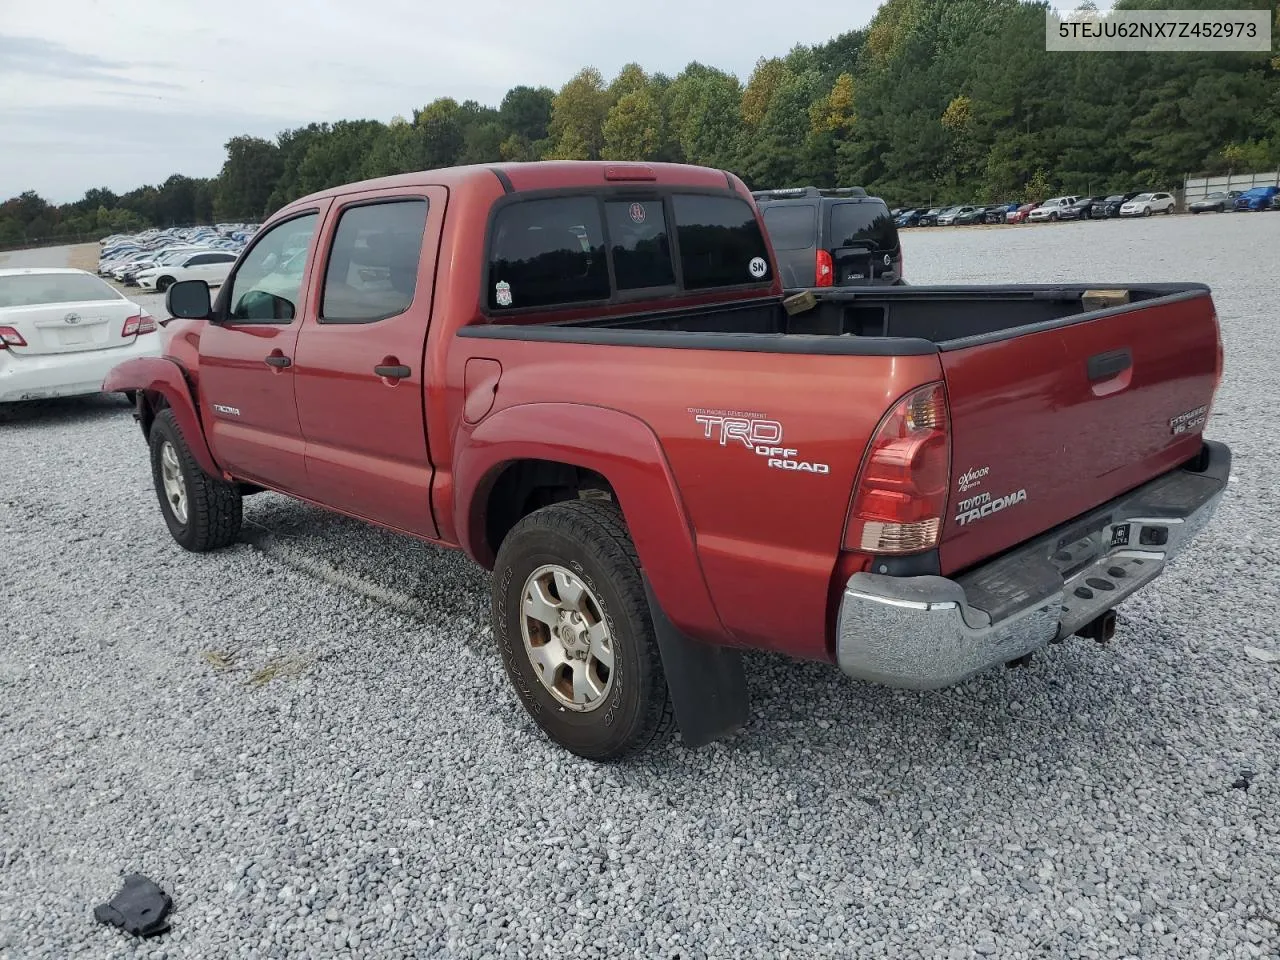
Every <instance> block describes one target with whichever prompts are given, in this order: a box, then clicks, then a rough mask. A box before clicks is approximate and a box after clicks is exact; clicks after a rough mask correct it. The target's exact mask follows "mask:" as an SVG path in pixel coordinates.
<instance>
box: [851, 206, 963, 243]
mask: <svg viewBox="0 0 1280 960" xmlns="http://www.w3.org/2000/svg"><path fill="white" fill-rule="evenodd" d="M962 209H963V208H959V207H957V208H953V209H952V211H950V212H952V213H956V212H959V211H960V210H962ZM831 245H832V247H870V248H871V249H872V250H895V249H897V246H898V231H897V229H896V228H895V227H894V225H893V218H892V217H891V216H889V208H888V207H886V206H885V205H884V204H883V203H877V202H876V201H874V200H873V201H866V200H864V201H861V202H859V203H834V204H832V205H831Z"/></svg>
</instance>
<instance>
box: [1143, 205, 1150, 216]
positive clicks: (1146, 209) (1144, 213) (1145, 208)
mask: <svg viewBox="0 0 1280 960" xmlns="http://www.w3.org/2000/svg"><path fill="white" fill-rule="evenodd" d="M1142 215H1143V216H1144V217H1149V216H1151V208H1150V207H1143V208H1142Z"/></svg>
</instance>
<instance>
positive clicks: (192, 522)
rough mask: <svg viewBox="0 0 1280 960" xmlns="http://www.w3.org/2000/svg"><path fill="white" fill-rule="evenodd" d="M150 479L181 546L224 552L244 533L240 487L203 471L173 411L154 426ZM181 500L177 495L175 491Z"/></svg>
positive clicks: (158, 417)
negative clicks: (223, 548)
mask: <svg viewBox="0 0 1280 960" xmlns="http://www.w3.org/2000/svg"><path fill="white" fill-rule="evenodd" d="M149 442H150V447H151V477H152V480H153V482H154V484H155V488H156V498H157V499H158V500H159V501H160V512H161V513H162V514H163V515H164V522H165V524H166V526H168V528H169V533H170V534H171V535H172V536H173V539H174V540H176V541H177V542H178V545H179V546H180V547H182V548H183V549H184V550H190V551H191V552H192V553H205V552H207V551H209V550H219V549H221V548H222V547H226V546H229V545H230V544H232V543H235V542H236V540H237V539H238V538H239V536H240V524H241V522H242V518H243V514H242V512H241V498H240V491H239V490H238V489H237V488H236V487H235V485H233V484H230V483H227V482H226V481H224V480H222V479H221V478H219V477H211V476H209V475H208V474H207V473H205V472H204V471H203V470H202V469H200V465H199V464H198V463H196V461H195V458H194V457H193V456H192V455H191V448H190V447H188V446H187V441H186V439H185V438H184V437H183V436H182V429H181V428H180V427H179V426H178V421H177V419H176V418H175V417H174V415H173V411H172V410H161V411H160V412H159V413H158V414H157V415H156V419H155V422H153V423H152V424H151V433H150V435H149ZM179 493H180V494H181V499H180V500H179V499H175V494H179Z"/></svg>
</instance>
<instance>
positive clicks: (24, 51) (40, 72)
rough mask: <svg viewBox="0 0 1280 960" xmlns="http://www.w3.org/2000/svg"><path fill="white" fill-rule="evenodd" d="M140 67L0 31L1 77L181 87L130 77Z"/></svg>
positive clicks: (151, 87) (46, 41)
mask: <svg viewBox="0 0 1280 960" xmlns="http://www.w3.org/2000/svg"><path fill="white" fill-rule="evenodd" d="M137 66H138V65H137V64H130V63H126V62H124V61H117V60H108V59H106V58H105V57H100V56H98V55H97V54H94V53H86V52H84V51H77V50H73V49H71V48H70V47H66V46H63V45H62V44H60V43H53V42H51V41H49V40H43V39H41V38H39V37H13V36H8V35H6V34H3V33H0V76H2V75H4V74H9V75H11V76H17V77H21V78H23V80H25V81H31V80H39V79H42V78H48V77H54V78H57V79H58V80H62V81H68V80H69V81H75V80H93V81H97V82H102V83H110V84H118V85H120V86H123V87H140V88H146V89H154V90H166V89H167V90H176V89H178V85H177V84H176V83H168V82H165V81H163V80H139V79H134V78H132V77H130V76H129V75H128V73H127V71H129V70H131V69H136V68H137Z"/></svg>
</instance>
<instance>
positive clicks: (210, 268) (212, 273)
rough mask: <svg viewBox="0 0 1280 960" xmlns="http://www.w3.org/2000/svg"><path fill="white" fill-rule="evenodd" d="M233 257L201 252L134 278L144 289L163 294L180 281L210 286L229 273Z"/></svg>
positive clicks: (212, 252)
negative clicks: (200, 281) (196, 281)
mask: <svg viewBox="0 0 1280 960" xmlns="http://www.w3.org/2000/svg"><path fill="white" fill-rule="evenodd" d="M235 262H236V255H235V254H234V253H228V252H226V251H225V250H204V251H201V252H200V253H193V254H191V255H190V256H187V257H182V258H181V259H177V260H174V261H173V262H172V263H166V264H164V265H163V266H159V267H152V268H151V269H150V270H143V271H142V272H141V273H139V274H137V275H136V276H135V277H134V279H135V280H136V281H137V282H138V286H140V287H142V288H143V289H144V290H155V291H157V292H159V293H164V292H165V291H166V290H168V289H169V288H170V287H171V286H173V285H174V284H175V283H177V282H178V281H179V280H203V281H204V282H205V283H207V284H208V285H209V286H211V287H216V286H219V285H221V284H222V282H223V281H224V280H226V279H227V275H228V274H229V273H231V267H232V266H233V265H234V264H235Z"/></svg>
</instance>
